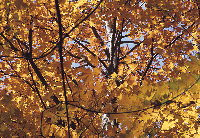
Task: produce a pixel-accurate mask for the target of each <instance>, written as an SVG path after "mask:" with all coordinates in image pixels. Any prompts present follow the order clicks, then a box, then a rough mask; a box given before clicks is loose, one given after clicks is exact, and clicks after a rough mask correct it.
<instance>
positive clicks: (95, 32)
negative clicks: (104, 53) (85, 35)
mask: <svg viewBox="0 0 200 138" xmlns="http://www.w3.org/2000/svg"><path fill="white" fill-rule="evenodd" d="M90 28H91V29H92V31H93V33H94V35H95V37H96V38H97V39H99V40H100V41H101V42H100V44H101V46H103V45H104V41H103V40H102V39H101V37H100V35H99V34H98V33H97V30H96V28H95V27H94V26H92V27H90Z"/></svg>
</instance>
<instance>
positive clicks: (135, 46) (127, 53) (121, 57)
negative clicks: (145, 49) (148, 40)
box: [119, 40, 144, 60]
mask: <svg viewBox="0 0 200 138" xmlns="http://www.w3.org/2000/svg"><path fill="white" fill-rule="evenodd" d="M143 41H144V40H143ZM143 41H142V42H143ZM142 42H140V43H138V44H137V45H135V46H134V47H133V48H132V49H131V50H130V51H128V52H127V53H126V54H125V55H124V56H123V57H121V58H120V59H119V60H122V59H124V58H125V57H126V56H128V55H129V54H130V53H131V52H133V50H135V49H136V48H137V47H138V46H140V44H141V43H142Z"/></svg>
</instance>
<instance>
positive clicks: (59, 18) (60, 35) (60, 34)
mask: <svg viewBox="0 0 200 138" xmlns="http://www.w3.org/2000/svg"><path fill="white" fill-rule="evenodd" d="M55 5H56V11H57V17H58V25H59V38H60V45H59V53H60V65H61V71H62V82H63V90H64V97H65V105H66V114H67V123H68V135H69V138H71V134H70V123H69V113H68V100H67V92H66V87H65V78H64V67H63V56H62V44H63V38H62V35H63V33H62V24H61V15H60V8H59V4H58V0H55Z"/></svg>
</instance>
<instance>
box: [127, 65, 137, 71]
mask: <svg viewBox="0 0 200 138" xmlns="http://www.w3.org/2000/svg"><path fill="white" fill-rule="evenodd" d="M137 66H138V64H135V63H131V64H129V67H130V69H131V71H133V70H135V69H136V68H137Z"/></svg>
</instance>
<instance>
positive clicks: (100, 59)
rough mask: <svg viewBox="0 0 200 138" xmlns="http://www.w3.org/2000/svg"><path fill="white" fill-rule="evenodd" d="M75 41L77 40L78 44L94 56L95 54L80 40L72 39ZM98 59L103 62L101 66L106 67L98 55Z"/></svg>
mask: <svg viewBox="0 0 200 138" xmlns="http://www.w3.org/2000/svg"><path fill="white" fill-rule="evenodd" d="M73 40H74V41H75V42H77V43H78V44H79V45H81V46H82V47H83V48H84V49H85V50H86V51H88V52H89V53H90V54H92V55H93V56H94V57H96V55H95V54H94V53H93V52H92V51H90V49H89V48H87V47H86V46H84V45H83V44H82V43H81V42H80V41H78V40H75V39H73ZM98 60H99V61H100V62H101V63H102V64H103V66H104V67H105V68H106V69H107V65H106V64H105V63H104V62H103V61H102V60H101V59H100V58H99V57H98Z"/></svg>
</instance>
